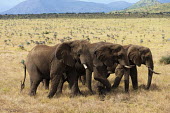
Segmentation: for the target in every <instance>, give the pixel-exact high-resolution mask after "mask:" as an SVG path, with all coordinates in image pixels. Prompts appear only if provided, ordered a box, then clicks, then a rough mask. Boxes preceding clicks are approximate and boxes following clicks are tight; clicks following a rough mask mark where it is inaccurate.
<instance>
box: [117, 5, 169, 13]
mask: <svg viewBox="0 0 170 113" xmlns="http://www.w3.org/2000/svg"><path fill="white" fill-rule="evenodd" d="M119 12H122V13H124V12H132V13H133V12H139V13H140V12H147V13H160V12H170V3H164V4H157V5H154V6H145V7H142V8H137V9H126V10H122V11H119Z"/></svg>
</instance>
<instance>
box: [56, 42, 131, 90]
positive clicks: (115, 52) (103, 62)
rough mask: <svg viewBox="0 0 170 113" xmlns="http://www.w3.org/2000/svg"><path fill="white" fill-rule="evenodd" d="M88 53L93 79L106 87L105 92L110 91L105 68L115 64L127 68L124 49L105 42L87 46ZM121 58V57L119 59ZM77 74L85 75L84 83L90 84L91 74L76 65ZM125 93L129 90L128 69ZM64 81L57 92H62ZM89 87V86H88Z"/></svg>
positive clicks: (127, 71) (127, 63)
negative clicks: (89, 54)
mask: <svg viewBox="0 0 170 113" xmlns="http://www.w3.org/2000/svg"><path fill="white" fill-rule="evenodd" d="M89 49H90V53H91V56H92V58H93V61H92V63H93V70H92V71H93V72H94V79H95V80H97V81H99V82H100V83H102V84H103V85H104V86H106V88H107V90H108V91H109V90H110V89H111V84H110V82H109V81H108V80H107V77H108V74H109V73H108V70H107V67H109V66H112V65H114V64H115V63H118V64H121V65H122V66H123V67H124V66H129V61H128V58H127V54H126V52H125V51H124V48H123V47H122V46H121V45H119V44H112V43H106V42H98V43H93V44H90V45H89ZM120 56H121V57H120ZM76 67H77V68H76V69H78V73H79V74H80V75H85V74H86V82H87V83H91V78H92V72H90V71H89V72H88V73H87V71H86V72H85V71H83V68H82V66H80V65H79V64H78V65H76ZM125 70H126V71H125V91H126V92H128V89H129V69H127V68H125ZM63 82H64V80H62V83H60V84H61V85H59V87H60V88H59V89H60V90H59V91H58V92H62V86H63ZM89 86H90V87H91V84H90V85H89Z"/></svg>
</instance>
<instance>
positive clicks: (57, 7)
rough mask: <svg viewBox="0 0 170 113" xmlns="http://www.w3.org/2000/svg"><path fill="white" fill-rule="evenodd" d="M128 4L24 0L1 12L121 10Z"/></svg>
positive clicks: (73, 0)
mask: <svg viewBox="0 0 170 113" xmlns="http://www.w3.org/2000/svg"><path fill="white" fill-rule="evenodd" d="M121 3H123V4H122V5H121ZM115 4H119V5H115ZM117 6H119V7H117ZM129 6H131V3H127V2H120V3H119V2H116V3H111V4H102V3H93V2H83V1H77V0H48V1H46V0H26V1H24V2H22V3H20V4H18V5H16V6H15V7H13V8H12V9H10V10H8V11H5V12H3V13H2V14H41V13H67V12H69V13H73V12H74V13H85V12H110V11H113V10H123V9H125V8H127V7H129Z"/></svg>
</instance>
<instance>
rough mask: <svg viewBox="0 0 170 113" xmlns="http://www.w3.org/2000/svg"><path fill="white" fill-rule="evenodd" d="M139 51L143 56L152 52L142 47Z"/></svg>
mask: <svg viewBox="0 0 170 113" xmlns="http://www.w3.org/2000/svg"><path fill="white" fill-rule="evenodd" d="M139 51H140V53H141V54H146V53H148V52H150V49H149V48H147V47H140V48H139Z"/></svg>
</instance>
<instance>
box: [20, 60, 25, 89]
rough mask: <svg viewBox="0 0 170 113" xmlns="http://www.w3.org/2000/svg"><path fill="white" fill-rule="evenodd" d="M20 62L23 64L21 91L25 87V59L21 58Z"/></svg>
mask: <svg viewBox="0 0 170 113" xmlns="http://www.w3.org/2000/svg"><path fill="white" fill-rule="evenodd" d="M21 63H22V64H23V65H24V81H23V82H22V81H21V91H22V90H23V89H24V87H25V79H26V65H25V61H24V60H22V61H21Z"/></svg>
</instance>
